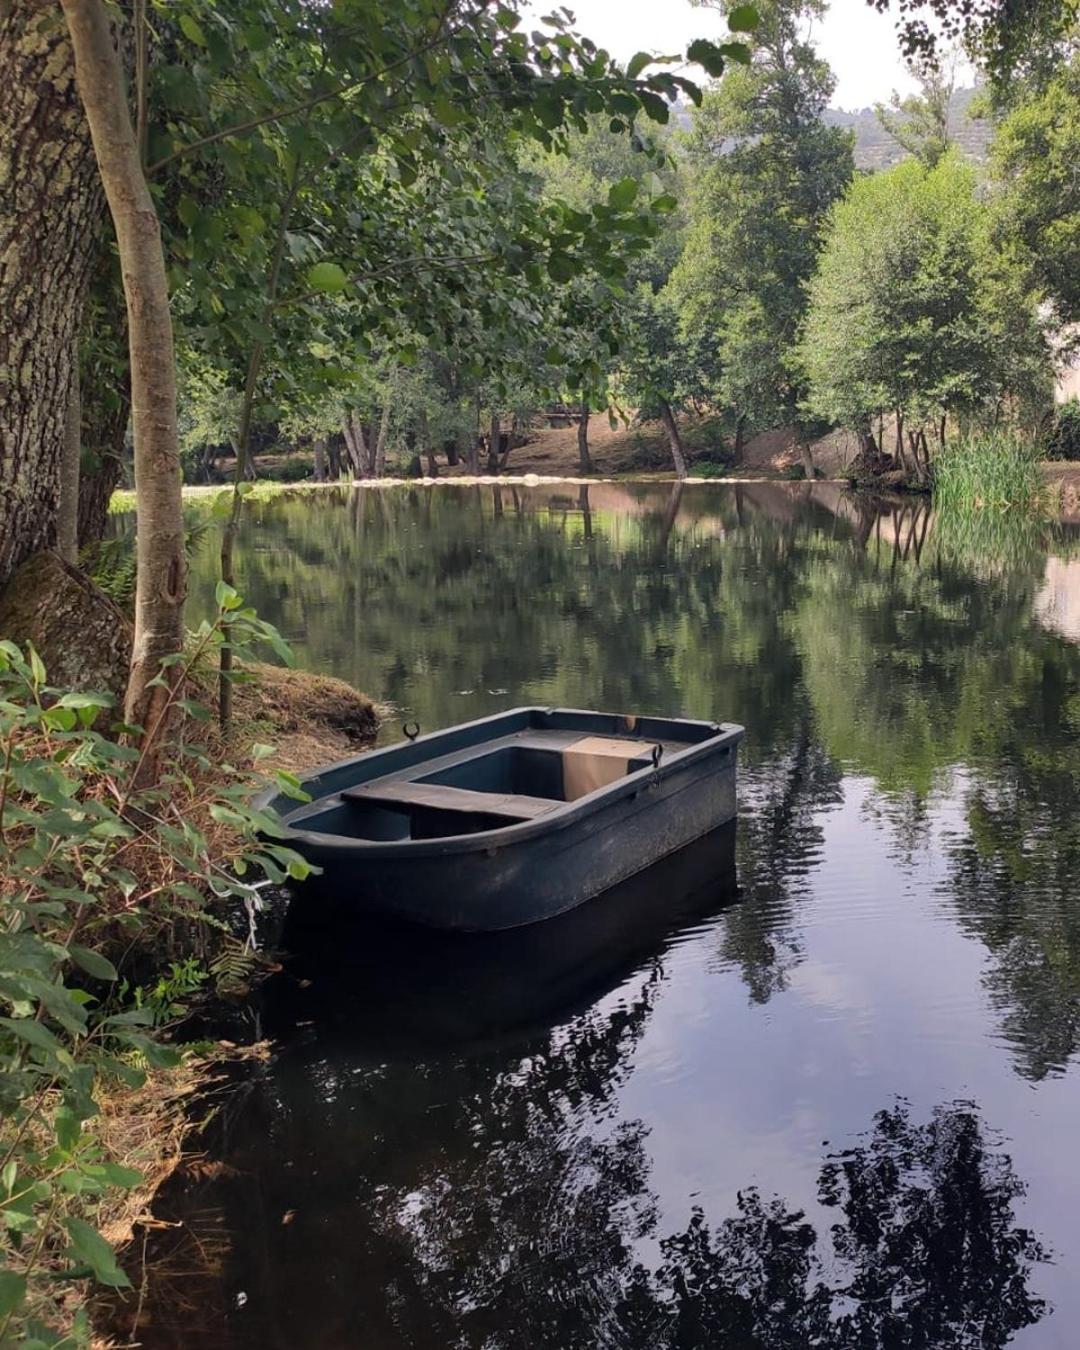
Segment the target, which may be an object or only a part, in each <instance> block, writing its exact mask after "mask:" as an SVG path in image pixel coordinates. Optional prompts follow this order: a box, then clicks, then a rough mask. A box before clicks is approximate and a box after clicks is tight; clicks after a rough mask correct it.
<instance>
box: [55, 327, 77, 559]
mask: <svg viewBox="0 0 1080 1350" xmlns="http://www.w3.org/2000/svg"><path fill="white" fill-rule="evenodd" d="M76 346H78V343H77V342H76ZM81 454H82V399H81V397H80V396H79V354H78V351H74V352H72V355H71V380H70V381H69V383H68V413H67V422H66V424H65V426H64V454H63V458H62V459H61V461H60V501H59V505H58V508H57V512H56V551H57V552H58V553H59V554H60V556H61V558H63V560H64V561H65V562H66V563H69V564H70V565H71V566H72V567H75V566H76V565H77V564H78V561H79V457H80V455H81Z"/></svg>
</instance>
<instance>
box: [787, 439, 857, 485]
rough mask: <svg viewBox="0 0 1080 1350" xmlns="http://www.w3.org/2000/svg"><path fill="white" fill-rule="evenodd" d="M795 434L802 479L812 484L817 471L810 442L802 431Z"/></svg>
mask: <svg viewBox="0 0 1080 1350" xmlns="http://www.w3.org/2000/svg"><path fill="white" fill-rule="evenodd" d="M795 434H796V436H797V437H798V440H799V455H800V457H801V458H802V467H803V477H804V478H805V479H806V481H807V482H808V483H812V482H813V481H814V479H815V478H816V477H817V471H816V470H815V468H814V453H813V451H812V450H811V449H810V442H809V441H808V440H807V439H806V437H805V436H804V435H803V433H802V431H801V430H799V431H797V432H796V433H795ZM871 434H873V433H871Z"/></svg>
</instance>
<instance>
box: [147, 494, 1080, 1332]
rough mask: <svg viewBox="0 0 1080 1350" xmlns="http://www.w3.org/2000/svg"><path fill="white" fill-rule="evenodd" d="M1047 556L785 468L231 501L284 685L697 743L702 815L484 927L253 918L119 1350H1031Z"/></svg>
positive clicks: (1057, 1221)
mask: <svg viewBox="0 0 1080 1350" xmlns="http://www.w3.org/2000/svg"><path fill="white" fill-rule="evenodd" d="M1076 543H1077V532H1076V531H1075V530H1073V529H1071V528H1070V527H1069V526H1068V525H1067V524H1054V525H1053V526H1050V525H1038V524H1036V525H1031V524H1030V523H1025V525H1024V528H1023V529H1021V530H1018V531H1015V532H1014V533H1013V534H1012V535H1009V534H1008V530H1007V528H1006V529H1005V530H1004V532H1003V531H1002V529H1001V528H999V527H997V526H995V530H994V532H992V533H988V532H987V531H986V530H981V531H980V530H978V529H976V530H974V531H973V530H972V529H971V528H969V527H967V526H964V527H959V526H957V524H956V522H935V521H932V520H931V519H930V517H929V515H928V513H927V511H926V509H925V506H924V505H923V504H921V503H920V504H916V505H912V504H910V503H909V504H903V503H898V504H896V505H880V506H870V505H867V504H862V505H859V504H856V503H854V502H853V501H851V499H849V498H847V497H845V496H844V495H843V494H841V493H840V492H839V491H837V490H836V489H834V488H831V487H821V488H816V489H814V490H813V491H812V492H811V491H807V490H806V489H789V488H786V487H780V486H776V485H773V486H764V485H763V486H762V487H760V488H757V487H755V488H731V487H729V488H724V487H722V486H717V487H711V486H710V487H703V486H702V487H698V486H694V487H688V488H687V489H686V490H685V492H683V493H682V494H681V495H679V494H678V492H677V491H676V492H675V493H674V494H673V493H672V492H671V490H670V489H669V488H668V487H666V486H662V485H647V486H646V485H636V486H635V485H630V484H609V485H598V486H596V487H593V488H591V489H589V490H586V491H583V492H579V491H578V489H576V488H575V489H573V490H572V491H563V490H557V489H556V490H553V489H533V490H524V489H520V488H518V489H514V490H510V489H501V490H495V489H492V488H483V489H450V488H439V489H436V490H417V491H408V492H406V491H394V492H385V493H384V492H379V491H374V490H368V491H353V492H345V491H343V492H341V493H325V494H322V495H320V496H318V497H314V498H313V497H306V496H305V497H298V498H293V499H282V500H279V501H276V502H273V503H271V504H267V505H264V506H260V507H258V508H257V510H256V511H255V513H254V517H253V519H252V520H251V521H249V524H248V530H247V535H246V539H245V555H244V558H243V562H242V566H241V573H242V587H243V589H244V591H245V594H246V595H247V597H248V598H249V599H250V600H251V601H253V602H254V603H255V604H256V605H257V606H258V608H259V610H260V612H261V613H262V614H263V616H264V617H266V618H268V619H271V620H273V621H275V622H277V623H278V624H279V625H280V626H281V627H282V628H283V630H284V631H285V632H286V634H287V635H288V637H289V638H290V639H291V640H292V641H293V642H294V643H295V644H296V646H297V649H298V651H299V653H300V656H301V659H302V661H304V662H305V663H307V664H309V665H311V666H312V667H314V668H318V669H323V670H328V671H332V672H333V673H335V674H337V675H340V676H343V677H345V678H347V679H350V680H352V681H354V682H355V683H357V684H359V685H360V686H362V687H364V688H366V689H367V690H368V691H369V692H370V693H372V694H373V695H375V696H377V697H380V698H383V699H389V700H392V701H393V702H394V704H395V705H396V706H397V708H398V710H399V715H400V716H401V717H403V718H404V717H408V718H418V719H419V720H420V721H421V722H422V724H423V725H424V726H425V727H426V728H434V727H438V726H443V725H447V724H449V723H452V722H456V721H461V720H464V719H466V718H468V717H472V716H477V715H481V714H483V713H486V712H489V711H495V710H497V709H501V708H506V707H510V706H514V705H516V704H521V703H542V704H562V705H569V706H580V707H588V706H597V707H605V708H612V709H617V710H620V711H633V712H640V713H667V714H672V715H680V714H681V715H686V716H697V717H722V718H725V719H732V720H737V721H741V722H743V723H744V724H745V725H746V727H747V729H748V737H747V742H746V746H745V754H744V755H743V759H742V762H741V765H740V773H741V778H740V819H739V823H738V832H737V840H735V839H733V836H732V832H731V831H727V832H723V833H721V835H719V836H717V837H716V838H714V839H712V840H708V841H704V842H703V843H702V844H701V845H698V846H696V847H695V849H694V850H692V851H691V852H689V853H687V854H686V855H682V856H680V857H679V858H677V859H673V860H669V861H668V862H667V863H665V864H664V865H663V866H662V867H661V868H659V869H658V870H656V871H654V872H653V873H650V874H648V875H647V876H645V877H642V878H638V879H637V880H636V881H635V882H633V883H629V884H628V885H627V886H624V887H623V888H621V889H620V891H619V892H617V893H613V894H612V895H610V896H608V897H606V898H604V899H603V900H601V901H599V902H596V903H595V904H594V905H592V906H587V907H584V908H583V909H582V910H579V911H577V912H575V913H574V914H572V915H569V916H566V917H565V918H564V919H561V920H558V921H555V922H553V923H551V924H547V925H541V926H538V927H536V928H534V929H529V930H523V931H519V932H517V933H511V934H504V935H497V936H488V937H474V938H468V939H460V938H458V939H454V940H448V939H446V938H439V937H432V936H425V935H416V934H411V933H405V932H402V931H395V930H382V929H380V930H376V929H374V928H372V927H360V928H358V929H357V930H356V931H355V932H353V933H350V934H348V935H346V936H342V935H341V934H334V935H332V937H331V939H330V941H329V942H326V941H322V940H320V937H319V935H318V933H317V932H312V931H310V925H307V924H305V923H304V922H303V919H304V914H303V909H302V906H297V907H294V908H295V912H294V916H293V919H292V921H291V922H292V926H291V928H290V929H289V930H288V932H287V935H286V938H287V941H288V943H289V945H290V946H291V947H292V948H293V949H294V950H296V951H297V953H298V954H297V955H296V956H295V958H294V959H293V961H292V962H291V963H290V965H289V966H288V968H287V969H286V971H285V973H284V974H283V975H281V976H280V977H278V978H276V979H275V980H274V981H272V982H271V983H270V984H269V985H268V986H267V987H266V988H265V989H264V990H263V991H262V994H261V995H260V999H259V1002H258V1004H257V1005H256V1006H254V1007H253V1008H252V1010H251V1016H252V1017H253V1018H254V1019H255V1020H256V1022H257V1024H258V1027H259V1029H260V1030H261V1031H263V1032H264V1033H266V1034H268V1035H270V1036H272V1037H273V1038H274V1041H275V1044H276V1049H275V1053H274V1057H273V1059H272V1061H271V1062H270V1064H269V1065H268V1066H267V1067H266V1068H265V1070H264V1071H262V1072H261V1073H259V1074H258V1075H257V1076H256V1077H255V1078H254V1080H253V1081H252V1082H251V1083H250V1084H249V1085H248V1086H247V1088H246V1090H245V1091H244V1092H242V1093H239V1094H237V1095H236V1097H235V1098H234V1099H233V1100H231V1102H230V1103H229V1105H228V1107H227V1109H226V1111H225V1113H224V1115H223V1116H222V1118H221V1120H220V1121H219V1124H218V1126H217V1127H216V1129H215V1131H214V1133H213V1135H212V1137H211V1139H210V1140H209V1146H210V1150H211V1156H210V1163H209V1165H207V1166H204V1167H203V1168H202V1169H201V1174H202V1179H201V1180H199V1179H198V1178H197V1177H191V1178H189V1179H188V1181H187V1182H186V1183H178V1184H177V1186H176V1187H175V1188H174V1190H173V1192H172V1194H171V1195H170V1196H168V1197H166V1198H165V1200H164V1202H163V1205H164V1209H163V1212H165V1213H167V1214H168V1215H171V1216H172V1217H173V1218H175V1219H177V1220H179V1221H181V1226H180V1227H178V1228H175V1229H168V1230H164V1235H163V1236H158V1237H156V1238H155V1240H154V1243H153V1244H152V1253H153V1265H152V1267H151V1269H152V1272H153V1275H152V1278H151V1279H150V1281H149V1283H148V1287H147V1292H146V1298H145V1300H144V1303H143V1310H142V1323H141V1325H140V1337H141V1340H142V1342H143V1343H144V1344H146V1345H149V1346H155V1345H160V1346H171V1345H180V1344H185V1345H186V1344H191V1343H192V1342H194V1343H197V1344H200V1345H205V1346H208V1347H212V1346H221V1347H248V1346H252V1347H254V1346H291V1347H292V1346H307V1345H311V1346H316V1345H318V1346H325V1347H342V1348H344V1347H358V1348H359V1347H364V1350H390V1348H391V1347H393V1348H395V1350H396V1348H397V1347H418V1348H419V1350H445V1348H446V1347H468V1348H469V1350H474V1348H475V1350H519V1348H520V1350H569V1348H570V1347H581V1350H591V1348H592V1347H601V1346H603V1347H607V1346H610V1347H620V1348H622V1347H626V1348H627V1350H644V1348H645V1347H649V1348H650V1350H651V1348H652V1347H679V1348H680V1350H684V1348H685V1350H691V1348H694V1350H696V1348H697V1347H725V1350H726V1348H727V1347H731V1348H732V1350H742V1348H743V1347H748V1348H749V1347H762V1350H786V1348H788V1347H790V1348H791V1350H802V1347H816V1346H821V1347H826V1346H827V1347H839V1348H840V1350H848V1348H850V1350H856V1347H858V1348H859V1350H863V1348H864V1347H911V1350H918V1348H919V1347H926V1348H927V1350H937V1347H964V1348H965V1350H966V1348H970V1350H975V1348H976V1347H979V1348H980V1350H985V1348H986V1347H1000V1346H1005V1345H1016V1346H1025V1347H1071V1346H1073V1345H1075V1344H1076V1343H1077V1339H1078V1338H1077V1335H1076V1333H1075V1331H1074V1329H1075V1327H1076V1326H1077V1324H1078V1321H1080V1294H1078V1292H1077V1288H1076V1282H1075V1280H1074V1279H1073V1278H1072V1274H1071V1272H1072V1270H1073V1269H1075V1266H1076V1263H1077V1261H1078V1260H1080V1164H1078V1163H1077V1160H1076V1155H1077V1138H1078V1134H1077V1124H1078V1122H1080V1111H1078V1108H1080V1093H1078V1090H1077V1082H1078V1076H1077V1074H1078V1071H1077V1065H1076V1050H1077V1041H1078V1037H1080V910H1078V892H1080V867H1078V864H1080V826H1078V824H1077V815H1076V787H1077V777H1076V774H1077V769H1078V768H1080V740H1078V735H1080V647H1078V646H1077V639H1078V638H1080V571H1078V570H1077V564H1076V563H1075V562H1074V561H1073V553H1074V552H1076V551H1077V550H1076ZM212 552H213V550H209V551H208V554H207V556H206V558H205V559H204V560H202V561H201V562H200V563H198V564H197V571H196V576H195V583H196V589H197V591H198V592H199V593H201V594H202V595H203V597H207V596H209V595H210V594H211V593H212V558H211V557H210V554H211V553H212ZM389 734H391V735H393V734H395V732H394V729H393V728H390V729H389ZM208 1173H211V1174H213V1175H211V1176H210V1177H209V1179H208V1177H207V1174H208ZM132 1312H133V1309H132V1308H128V1310H127V1312H126V1314H125V1315H126V1316H128V1317H129V1318H130V1316H131V1314H132Z"/></svg>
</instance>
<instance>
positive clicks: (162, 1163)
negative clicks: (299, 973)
mask: <svg viewBox="0 0 1080 1350" xmlns="http://www.w3.org/2000/svg"><path fill="white" fill-rule="evenodd" d="M268 1053H269V1051H268V1047H267V1046H266V1045H265V1043H261V1044H257V1045H253V1046H245V1047H237V1046H234V1045H231V1044H229V1043H227V1042H221V1043H220V1044H219V1045H218V1046H216V1047H213V1048H212V1049H210V1050H204V1052H203V1053H200V1054H189V1055H185V1056H184V1058H183V1060H182V1061H181V1062H180V1064H179V1065H177V1067H176V1068H171V1069H149V1070H148V1071H147V1073H146V1079H145V1081H144V1083H143V1084H142V1086H141V1087H138V1088H130V1087H126V1086H124V1085H123V1084H121V1083H119V1082H115V1083H111V1084H108V1085H100V1086H99V1088H98V1090H97V1093H96V1098H95V1099H96V1101H97V1103H98V1106H99V1108H100V1113H99V1114H98V1115H97V1116H96V1117H94V1120H93V1133H94V1140H95V1143H96V1144H97V1146H98V1147H99V1149H100V1158H99V1161H101V1162H104V1163H115V1164H118V1165H120V1166H122V1167H130V1168H134V1169H136V1170H137V1171H139V1172H141V1173H142V1178H143V1180H142V1182H141V1183H140V1184H139V1185H138V1186H135V1187H133V1188H132V1189H131V1190H120V1189H118V1188H110V1189H109V1190H107V1191H106V1192H105V1193H104V1195H103V1196H102V1198H101V1199H100V1201H99V1202H98V1203H97V1204H96V1206H94V1205H92V1204H91V1205H90V1206H89V1207H88V1202H87V1198H86V1197H85V1196H79V1195H67V1194H63V1195H62V1198H61V1199H60V1205H59V1208H58V1210H57V1212H56V1216H55V1217H56V1223H55V1224H54V1226H53V1231H54V1233H55V1234H57V1235H58V1236H57V1240H56V1242H55V1243H54V1244H53V1245H52V1246H51V1247H49V1246H46V1248H45V1249H44V1250H43V1251H42V1253H41V1257H40V1264H39V1269H40V1270H41V1271H42V1272H43V1273H46V1274H51V1275H52V1277H53V1278H52V1279H47V1280H37V1281H35V1282H34V1284H33V1285H32V1286H31V1296H32V1302H31V1305H30V1307H29V1311H30V1312H31V1314H32V1315H34V1316H37V1317H40V1318H41V1319H42V1320H43V1321H45V1322H46V1323H47V1324H48V1325H50V1326H52V1327H54V1328H56V1329H58V1330H59V1331H61V1332H64V1333H70V1331H71V1328H72V1325H73V1322H74V1319H75V1314H76V1313H77V1311H78V1310H79V1308H80V1307H81V1306H83V1304H84V1303H85V1302H86V1297H87V1292H88V1290H87V1286H86V1284H85V1282H83V1281H78V1282H74V1281H68V1280H65V1279H64V1272H65V1271H66V1269H67V1267H68V1260H67V1258H66V1256H65V1255H64V1244H63V1242H62V1241H61V1240H60V1239H59V1235H60V1234H61V1233H62V1231H63V1230H62V1221H63V1219H64V1218H65V1216H66V1215H68V1214H71V1215H77V1216H78V1217H80V1218H85V1219H87V1220H88V1221H89V1222H91V1223H93V1224H94V1225H95V1227H96V1228H97V1229H98V1230H99V1232H101V1234H102V1235H103V1236H104V1237H105V1239H106V1240H107V1241H108V1242H110V1243H111V1244H112V1245H113V1246H114V1247H115V1248H117V1249H118V1256H119V1260H120V1264H121V1265H122V1266H124V1267H125V1268H126V1272H127V1274H128V1276H129V1278H130V1279H131V1283H132V1286H133V1290H134V1292H133V1291H132V1290H128V1291H126V1292H125V1294H124V1295H123V1298H124V1300H125V1301H126V1302H132V1303H134V1304H137V1303H138V1302H139V1301H140V1298H141V1294H140V1291H141V1290H142V1288H143V1286H144V1283H145V1278H146V1273H145V1271H143V1270H142V1268H141V1262H140V1256H139V1247H140V1242H139V1239H138V1237H137V1236H136V1233H137V1230H142V1231H147V1230H149V1229H150V1228H152V1227H154V1226H155V1220H154V1219H153V1217H152V1214H151V1206H152V1204H153V1201H154V1197H155V1196H156V1195H157V1192H158V1191H159V1189H160V1188H161V1187H162V1186H163V1185H164V1184H165V1182H166V1181H168V1179H169V1178H170V1177H171V1176H172V1175H173V1174H174V1173H175V1172H176V1171H177V1170H178V1169H179V1168H181V1167H185V1166H197V1165H198V1162H199V1155H198V1154H194V1153H192V1152H191V1151H190V1149H188V1148H187V1141H189V1140H190V1139H192V1138H193V1137H194V1136H195V1135H197V1134H198V1132H199V1131H201V1130H202V1129H204V1128H205V1126H206V1125H207V1124H208V1123H209V1121H210V1119H211V1118H212V1117H213V1115H214V1114H215V1112H216V1111H217V1109H218V1107H217V1100H216V1095H215V1089H216V1088H217V1087H219V1086H220V1085H222V1084H223V1083H224V1082H225V1080H226V1070H227V1066H228V1065H229V1064H231V1063H235V1062H237V1061H239V1060H250V1059H264V1058H265V1057H266V1056H267V1054H268ZM58 1100H59V1099H58V1098H57V1099H56V1102H57V1103H58ZM52 1104H54V1105H55V1104H56V1103H52ZM49 1107H50V1102H49V1101H48V1100H44V1101H43V1102H42V1109H41V1111H40V1112H39V1119H40V1120H41V1121H46V1120H48V1119H50V1118H51V1115H52V1112H51V1110H50V1109H49ZM38 1133H39V1134H40V1138H39V1139H37V1140H35V1139H34V1129H33V1127H31V1130H30V1136H29V1142H30V1143H31V1144H32V1145H34V1144H35V1143H36V1144H37V1145H38V1146H39V1147H40V1150H41V1153H42V1155H43V1156H44V1155H45V1154H46V1153H47V1151H48V1149H49V1147H50V1145H51V1137H50V1135H49V1133H48V1131H47V1130H46V1128H45V1126H44V1124H42V1125H41V1126H39V1127H38ZM2 1143H3V1135H2V1134H0V1144H2ZM43 1291H47V1292H43ZM117 1297H119V1295H117ZM110 1320H111V1319H110ZM93 1344H94V1346H95V1347H99V1348H103V1347H105V1346H107V1345H111V1344H115V1342H113V1341H105V1340H100V1339H97V1338H95V1340H94V1341H93Z"/></svg>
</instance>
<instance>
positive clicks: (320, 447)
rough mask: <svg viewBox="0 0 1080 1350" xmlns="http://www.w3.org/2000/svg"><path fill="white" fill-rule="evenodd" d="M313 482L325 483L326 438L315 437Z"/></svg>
mask: <svg viewBox="0 0 1080 1350" xmlns="http://www.w3.org/2000/svg"><path fill="white" fill-rule="evenodd" d="M315 481H316V483H325V482H326V437H325V436H316V437H315Z"/></svg>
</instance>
